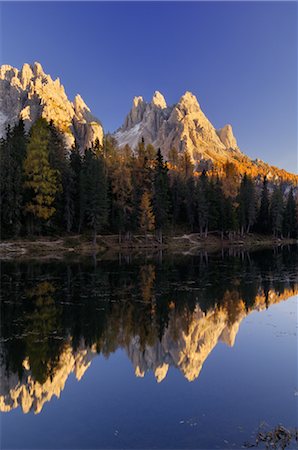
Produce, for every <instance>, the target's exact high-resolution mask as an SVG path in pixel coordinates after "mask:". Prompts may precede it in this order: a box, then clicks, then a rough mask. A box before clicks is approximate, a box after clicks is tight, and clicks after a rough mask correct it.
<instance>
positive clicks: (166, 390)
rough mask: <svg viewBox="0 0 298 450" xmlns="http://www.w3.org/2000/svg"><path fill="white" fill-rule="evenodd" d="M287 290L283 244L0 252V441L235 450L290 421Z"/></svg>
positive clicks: (291, 298)
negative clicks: (60, 254)
mask: <svg viewBox="0 0 298 450" xmlns="http://www.w3.org/2000/svg"><path fill="white" fill-rule="evenodd" d="M297 294H298V251H297V247H294V246H287V247H284V248H275V249H262V250H258V251H254V252H250V253H248V252H245V251H243V250H242V251H240V250H231V249H230V250H224V251H223V252H220V253H214V254H207V253H205V252H198V253H197V254H194V255H191V254H189V255H188V254H185V255H182V254H165V253H164V254H161V253H158V254H146V255H135V256H132V255H117V258H115V259H113V258H111V259H102V260H95V259H93V258H92V257H90V258H82V259H78V260H72V259H65V260H64V259H63V260H57V261H47V260H44V261H42V260H32V261H2V263H1V341H0V342H1V343H0V358H1V360H0V362H1V366H0V370H1V386H0V410H1V411H2V412H1V448H2V449H40V450H41V449H103V448H107V449H113V448H115V449H116V448H117V449H120V448H124V449H153V448H156V449H159V448H160V449H170V448H173V449H195V448H197V449H205V448H206V449H207V448H208V449H209V448H210V449H211V448H218V449H228V448H235V449H236V448H241V447H242V446H244V445H247V444H249V443H254V442H255V439H256V435H257V433H258V431H259V430H260V429H261V430H265V429H266V430H272V429H273V428H274V427H276V426H277V425H278V424H282V425H283V426H285V427H286V428H288V429H294V428H295V427H297V403H298V386H297V384H298V381H297V301H298V299H297ZM295 445H296V444H295ZM295 445H294V443H293V444H292V447H293V448H294V447H295ZM295 448H296V447H295Z"/></svg>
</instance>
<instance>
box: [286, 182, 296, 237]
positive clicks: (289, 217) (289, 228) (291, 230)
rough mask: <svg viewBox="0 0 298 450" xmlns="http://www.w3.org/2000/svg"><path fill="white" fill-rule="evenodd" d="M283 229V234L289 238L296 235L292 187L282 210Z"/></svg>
mask: <svg viewBox="0 0 298 450" xmlns="http://www.w3.org/2000/svg"><path fill="white" fill-rule="evenodd" d="M283 229H284V233H285V235H286V236H287V237H288V238H290V237H294V236H296V231H297V211H296V203H295V199H294V193H293V188H291V189H290V192H289V194H288V198H287V203H286V206H285V211H284V219H283Z"/></svg>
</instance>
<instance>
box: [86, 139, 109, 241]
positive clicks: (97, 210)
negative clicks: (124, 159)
mask: <svg viewBox="0 0 298 450" xmlns="http://www.w3.org/2000/svg"><path fill="white" fill-rule="evenodd" d="M80 181H81V183H80V189H81V192H80V194H81V195H80V201H81V205H80V213H81V225H83V223H85V224H86V225H87V226H88V227H90V228H91V229H92V230H93V243H94V244H95V242H96V234H97V233H98V231H99V230H101V229H102V228H103V226H104V225H106V222H107V215H108V211H107V207H108V201H107V179H106V174H105V167H104V161H103V158H102V156H101V155H96V149H94V148H91V149H88V150H86V152H85V157H84V162H83V166H82V171H81V179H80Z"/></svg>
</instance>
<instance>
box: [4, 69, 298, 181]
mask: <svg viewBox="0 0 298 450" xmlns="http://www.w3.org/2000/svg"><path fill="white" fill-rule="evenodd" d="M38 117H44V118H45V119H47V120H48V121H51V120H52V121H53V123H54V125H55V126H56V127H57V128H58V129H59V130H60V131H61V132H62V133H63V135H64V138H65V143H66V146H67V147H68V148H71V147H72V146H73V145H74V143H75V141H76V142H77V144H78V146H79V148H80V149H81V151H82V152H83V151H84V149H85V148H87V147H90V146H91V145H92V143H93V142H94V141H95V140H96V139H98V141H99V143H100V144H103V139H104V129H103V126H102V123H101V121H100V120H99V119H97V118H96V117H95V116H94V115H93V114H92V112H91V111H90V109H89V107H88V106H87V105H86V103H85V102H84V100H83V99H82V97H81V96H80V95H79V94H77V95H76V97H75V98H74V100H73V101H70V100H69V99H68V97H67V95H66V93H65V89H64V87H63V85H62V84H61V82H60V79H59V78H56V79H55V80H53V79H52V78H51V76H50V75H48V74H46V73H45V72H44V70H43V68H42V66H41V64H40V63H38V62H35V63H34V64H33V65H30V64H28V63H25V64H24V65H23V67H22V69H20V70H19V69H17V68H15V67H13V66H10V65H2V66H0V137H2V136H4V134H5V129H6V127H7V125H14V124H15V123H16V122H17V120H18V119H20V118H22V119H23V120H24V123H25V128H26V130H27V131H28V130H29V129H30V127H31V125H32V124H33V123H34V121H35V120H36V119H37V118H38ZM111 135H112V136H113V137H114V138H115V141H116V142H117V145H118V147H119V148H121V147H124V146H125V145H129V146H130V147H131V148H132V150H134V149H135V148H136V147H137V145H138V143H139V142H140V140H141V139H142V138H143V139H144V140H145V143H146V144H152V145H153V146H154V147H155V148H160V149H161V151H162V153H163V155H164V157H165V159H167V160H169V152H170V150H172V149H175V150H176V152H177V153H178V154H182V153H184V152H188V153H189V156H190V159H191V161H192V163H193V165H194V170H195V171H198V172H200V171H202V170H203V169H205V170H215V171H216V172H217V173H220V171H222V170H223V166H224V165H225V164H226V162H232V163H233V164H234V165H235V166H236V167H237V169H238V172H239V173H240V174H243V173H245V172H247V173H249V174H251V175H252V176H254V177H256V176H260V177H262V176H265V175H266V176H267V178H268V179H271V180H272V181H280V180H283V181H290V182H293V183H295V184H298V175H296V174H291V173H289V172H287V171H286V170H284V169H279V168H277V167H275V166H272V165H269V164H266V163H265V162H263V161H262V160H261V159H255V160H252V159H251V158H249V157H248V156H247V155H245V154H244V153H243V152H242V151H241V150H240V148H239V147H238V144H237V140H236V137H235V136H234V133H233V128H232V125H231V124H226V125H224V126H223V127H222V128H220V129H216V128H215V127H214V126H213V125H212V123H211V122H210V121H209V119H208V118H207V117H206V115H205V114H204V112H203V111H202V109H201V106H200V104H199V102H198V100H197V98H196V97H195V95H194V94H192V93H191V92H190V91H186V92H185V93H184V94H183V95H182V96H181V97H180V99H179V100H178V102H177V103H176V104H174V105H171V106H169V105H167V102H166V100H165V97H164V96H163V95H162V94H161V93H160V92H159V91H155V92H154V94H153V97H152V99H151V100H150V101H149V102H147V101H145V100H144V98H143V97H142V96H136V97H134V99H133V103H132V108H131V110H130V111H129V113H128V114H127V116H126V118H125V120H124V122H123V125H122V126H121V127H120V128H118V130H116V131H115V132H114V133H112V134H111Z"/></svg>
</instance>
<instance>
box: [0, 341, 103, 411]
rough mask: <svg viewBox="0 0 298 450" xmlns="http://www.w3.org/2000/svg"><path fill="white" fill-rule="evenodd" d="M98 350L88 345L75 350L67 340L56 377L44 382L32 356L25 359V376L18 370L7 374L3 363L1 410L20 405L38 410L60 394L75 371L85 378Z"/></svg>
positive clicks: (25, 409)
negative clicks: (37, 377)
mask: <svg viewBox="0 0 298 450" xmlns="http://www.w3.org/2000/svg"><path fill="white" fill-rule="evenodd" d="M95 354H96V353H95V351H94V350H92V349H90V348H85V347H84V346H81V348H79V349H78V350H76V351H73V349H72V346H71V344H70V342H68V343H66V344H65V347H64V349H63V351H62V352H61V354H60V356H59V362H58V365H57V367H56V368H55V371H54V373H53V375H52V377H48V378H47V379H46V381H45V382H44V383H42V384H41V383H39V382H38V381H36V380H35V379H34V378H33V377H32V373H31V369H30V362H29V361H28V359H25V360H24V362H23V369H24V372H23V376H22V379H21V380H20V379H19V377H18V375H17V374H15V373H9V374H7V372H6V371H5V365H4V364H1V366H0V374H1V384H0V411H3V412H5V411H11V410H12V409H15V408H17V407H19V406H20V407H21V408H22V411H23V413H25V414H26V413H28V412H30V411H33V412H34V413H35V414H38V413H39V412H40V411H41V410H42V408H43V406H44V404H45V403H47V402H49V401H50V400H51V399H52V397H53V396H55V397H57V398H59V397H60V394H61V392H62V391H63V389H64V387H65V383H66V381H67V379H68V377H69V375H70V374H71V373H74V375H75V377H76V379H77V380H78V381H79V380H80V379H81V378H82V376H83V375H84V373H85V372H86V370H87V369H88V367H89V366H90V364H91V361H92V359H93V357H94V356H95Z"/></svg>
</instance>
